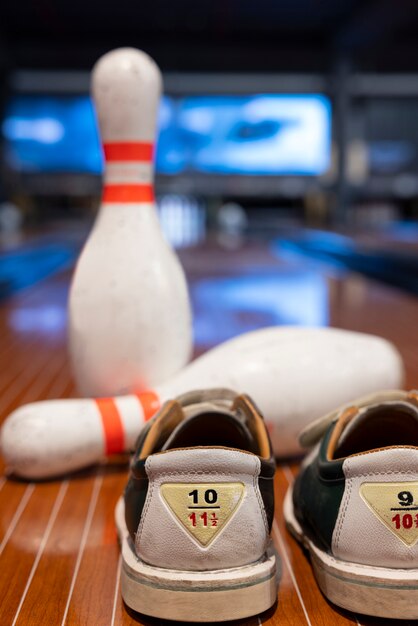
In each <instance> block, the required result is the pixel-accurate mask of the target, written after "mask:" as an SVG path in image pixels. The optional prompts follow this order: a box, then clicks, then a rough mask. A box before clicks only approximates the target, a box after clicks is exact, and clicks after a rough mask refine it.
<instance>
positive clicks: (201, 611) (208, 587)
mask: <svg viewBox="0 0 418 626" xmlns="http://www.w3.org/2000/svg"><path fill="white" fill-rule="evenodd" d="M115 520H116V527H117V530H118V535H119V541H120V544H121V551H122V570H121V591H122V597H123V600H124V601H125V603H126V604H127V605H128V606H129V607H130V608H131V609H133V610H134V611H138V612H139V613H143V614H144V615H149V616H152V617H157V618H160V619H169V620H177V621H181V622H224V621H228V620H233V619H241V618H244V617H250V616H252V615H257V614H258V613H262V612H263V611H266V610H267V609H269V608H270V607H271V606H273V604H274V603H275V602H276V600H277V585H278V582H277V576H276V572H277V566H276V560H277V555H276V553H275V551H274V550H273V549H272V552H271V553H269V554H267V553H266V554H265V556H264V558H263V559H260V560H259V561H257V562H256V563H252V564H251V565H247V566H245V567H237V568H233V569H224V570H210V571H199V572H194V571H181V570H179V571H176V570H169V569H164V568H159V567H154V566H151V565H148V564H147V563H144V562H143V561H141V560H140V559H138V557H137V556H136V554H135V552H134V550H133V546H132V541H131V539H130V536H129V533H128V530H127V528H126V523H125V505H124V501H123V498H120V500H119V502H118V504H117V506H116V510H115Z"/></svg>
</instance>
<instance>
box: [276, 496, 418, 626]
mask: <svg viewBox="0 0 418 626" xmlns="http://www.w3.org/2000/svg"><path fill="white" fill-rule="evenodd" d="M283 514H284V518H285V521H286V525H287V528H288V530H289V531H290V532H291V534H292V535H293V536H294V537H295V539H297V541H299V543H301V544H302V545H303V546H304V547H305V548H306V549H307V550H308V552H309V554H310V556H311V564H312V568H313V571H314V574H315V578H316V580H317V583H318V585H319V587H320V589H321V591H322V593H323V594H324V596H325V597H326V598H328V600H330V601H331V602H333V603H334V604H336V605H338V606H340V607H342V608H343V609H348V610H349V611H353V612H355V613H363V614H365V615H372V616H373V617H386V618H393V619H418V570H416V569H410V570H409V569H391V568H384V567H373V566H367V565H361V564H360V563H350V562H349V561H342V560H340V559H336V558H335V557H333V556H331V555H329V554H328V553H327V552H324V551H323V550H320V549H319V548H318V547H317V546H316V545H315V544H314V543H312V541H310V539H309V538H308V537H306V535H304V533H303V530H302V528H301V526H300V524H299V522H298V521H297V519H296V517H295V515H294V511H293V497H292V488H289V489H288V491H287V494H286V497H285V501H284V506H283Z"/></svg>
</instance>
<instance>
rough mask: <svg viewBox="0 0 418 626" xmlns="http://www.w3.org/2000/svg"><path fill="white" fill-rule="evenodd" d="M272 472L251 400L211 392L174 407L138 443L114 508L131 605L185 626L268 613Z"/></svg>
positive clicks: (272, 579) (272, 591)
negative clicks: (125, 485)
mask: <svg viewBox="0 0 418 626" xmlns="http://www.w3.org/2000/svg"><path fill="white" fill-rule="evenodd" d="M274 471H275V462H274V459H273V456H272V450H271V444H270V440H269V436H268V433H267V430H266V427H265V424H264V420H263V418H262V416H261V415H260V413H259V411H258V409H257V407H256V406H255V405H254V403H253V402H252V401H251V400H250V398H249V397H248V396H245V395H237V394H236V393H234V392H232V391H230V390H226V389H212V390H205V391H195V392H191V393H188V394H185V395H182V396H179V397H178V398H177V399H175V400H173V401H170V402H167V403H166V404H165V405H164V406H163V407H162V409H161V410H160V411H159V412H158V413H157V414H156V416H155V417H154V418H153V419H152V420H151V421H150V422H149V423H148V424H147V426H146V427H145V429H144V430H143V431H142V433H141V434H140V436H139V439H138V442H137V446H136V452H135V454H134V456H133V458H132V461H131V467H130V477H129V481H128V484H127V487H126V490H125V493H124V495H123V496H122V497H121V498H120V500H119V502H118V504H117V507H116V513H115V516H116V525H117V529H118V534H119V539H120V543H121V550H122V574H121V589H122V596H123V599H124V601H125V603H126V604H127V605H128V606H129V607H130V608H132V609H134V610H135V611H139V612H140V613H144V614H146V615H151V616H154V617H157V618H161V619H171V620H177V621H182V622H222V621H226V620H231V619H238V618H243V617H248V616H250V615H255V614H257V613H260V612H262V611H264V610H266V609H268V608H269V607H271V606H272V605H273V604H274V603H275V601H276V598H277V567H276V559H277V556H276V554H275V552H274V548H273V546H272V542H271V540H270V529H271V525H272V521H273V515H274V493H273V477H274Z"/></svg>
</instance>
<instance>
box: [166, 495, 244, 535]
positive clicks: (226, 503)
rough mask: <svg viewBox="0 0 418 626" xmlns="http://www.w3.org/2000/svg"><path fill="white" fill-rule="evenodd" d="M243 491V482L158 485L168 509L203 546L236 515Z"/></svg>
mask: <svg viewBox="0 0 418 626" xmlns="http://www.w3.org/2000/svg"><path fill="white" fill-rule="evenodd" d="M244 493H245V485H244V484H243V483H187V484H186V483H164V484H162V485H161V487H160V494H161V497H162V499H163V502H164V503H165V504H166V505H167V507H168V509H169V511H170V513H171V514H172V515H174V517H175V518H176V519H177V520H178V521H179V522H180V523H181V525H182V527H183V528H184V529H185V530H186V531H187V532H188V533H189V534H190V535H191V536H192V537H193V538H194V539H196V540H197V541H198V542H199V544H200V545H202V546H204V547H206V546H208V545H209V544H210V543H211V541H213V539H215V537H216V536H217V535H218V534H219V533H220V531H221V530H222V529H223V528H224V527H225V525H226V523H227V522H228V521H229V520H230V519H231V518H232V517H233V516H234V515H235V513H236V512H237V510H238V508H239V505H240V504H241V502H242V499H243V497H244Z"/></svg>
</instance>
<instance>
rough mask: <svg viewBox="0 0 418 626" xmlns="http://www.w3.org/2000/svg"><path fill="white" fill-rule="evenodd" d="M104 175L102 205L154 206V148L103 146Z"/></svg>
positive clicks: (145, 144)
mask: <svg viewBox="0 0 418 626" xmlns="http://www.w3.org/2000/svg"><path fill="white" fill-rule="evenodd" d="M103 152H104V157H105V163H106V164H105V174H104V188H103V198H102V201H103V202H104V203H106V204H109V203H110V204H111V203H117V204H121V203H122V204H123V203H141V202H143V203H153V202H154V189H153V184H152V182H153V153H154V145H153V144H152V143H151V142H144V141H112V142H105V143H104V144H103Z"/></svg>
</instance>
